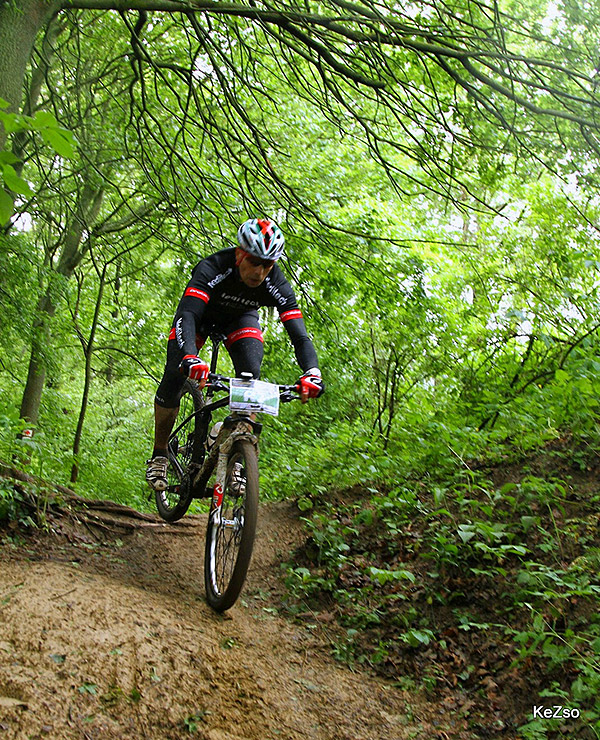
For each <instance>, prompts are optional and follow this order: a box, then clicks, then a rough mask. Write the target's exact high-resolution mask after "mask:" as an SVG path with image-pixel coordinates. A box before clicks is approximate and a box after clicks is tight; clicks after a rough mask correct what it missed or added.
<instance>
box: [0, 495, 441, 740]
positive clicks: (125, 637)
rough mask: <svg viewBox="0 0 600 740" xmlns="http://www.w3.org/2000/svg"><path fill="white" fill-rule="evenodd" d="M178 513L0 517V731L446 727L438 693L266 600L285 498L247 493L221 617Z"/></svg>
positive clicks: (217, 735)
mask: <svg viewBox="0 0 600 740" xmlns="http://www.w3.org/2000/svg"><path fill="white" fill-rule="evenodd" d="M186 522H187V526H185V527H182V530H183V531H184V533H183V534H173V533H169V532H161V531H160V529H156V528H150V529H142V530H140V531H133V532H131V533H129V534H124V535H120V536H119V535H115V534H114V533H111V532H109V531H106V530H102V529H97V528H93V529H90V528H89V527H88V528H85V527H71V526H70V527H69V528H68V529H67V528H66V527H65V525H64V524H63V525H62V526H61V527H60V529H61V531H55V532H53V533H46V534H41V533H39V532H38V533H35V534H30V535H27V536H26V537H22V536H21V535H22V533H20V532H18V531H16V530H5V531H3V532H0V540H1V541H2V545H1V546H0V557H1V559H2V568H1V569H0V626H1V628H0V739H2V740H5V739H6V740H8V739H12V738H15V739H17V740H21V739H25V738H28V739H29V738H31V739H34V738H53V739H56V740H70V739H71V738H73V739H75V738H76V739H77V740H80V739H82V738H83V739H87V740H90V739H92V738H102V739H103V740H109V739H112V738H127V739H128V740H135V739H137V738H144V739H152V740H162V739H165V740H166V739H169V738H188V737H196V738H199V739H200V740H255V739H256V740H259V739H260V740H276V739H279V738H286V739H288V740H304V739H305V738H314V739H315V740H382V738H386V739H387V740H407V739H408V738H412V739H413V740H434V739H436V738H439V739H440V740H448V739H449V738H452V729H451V722H448V719H447V717H445V716H444V714H443V707H432V706H430V705H428V704H425V703H424V702H423V700H422V699H419V698H418V697H416V696H415V695H413V694H410V693H408V692H403V691H401V690H400V689H398V688H397V687H393V686H390V685H387V684H385V683H384V682H382V681H381V680H379V679H377V678H375V677H373V676H372V675H370V674H368V673H366V672H360V671H356V672H352V671H350V670H349V669H348V668H347V667H346V666H344V665H342V664H340V663H337V662H336V661H335V660H333V659H332V658H331V656H330V650H329V645H328V641H327V640H326V639H325V636H326V635H325V632H324V630H326V629H327V626H326V625H319V623H318V622H317V621H315V622H313V623H307V624H305V625H299V624H292V623H291V622H289V621H287V620H285V619H284V618H282V617H281V616H279V615H278V612H277V605H278V604H279V603H280V600H281V598H282V595H283V588H282V582H281V568H280V564H281V562H282V561H285V560H287V559H288V558H289V553H290V551H291V550H292V549H293V547H294V546H295V545H296V544H297V543H298V542H299V541H300V538H301V537H302V534H301V530H300V526H299V522H298V517H297V515H296V513H295V512H294V510H293V507H291V506H290V505H288V504H270V505H263V506H262V509H261V512H260V522H259V533H258V536H257V546H256V550H255V556H254V559H253V563H252V566H251V571H250V574H249V577H248V582H247V584H246V589H245V591H244V593H243V595H242V597H241V599H240V600H239V602H238V604H236V606H234V607H233V609H231V610H230V612H229V613H228V614H226V615H225V616H219V615H217V614H215V613H214V612H212V611H211V610H210V609H209V607H208V606H206V604H205V602H204V592H203V578H202V558H203V545H204V527H203V521H202V519H201V518H191V517H187V518H186ZM192 525H194V526H192ZM442 728H443V729H442Z"/></svg>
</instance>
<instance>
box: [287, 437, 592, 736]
mask: <svg viewBox="0 0 600 740" xmlns="http://www.w3.org/2000/svg"><path fill="white" fill-rule="evenodd" d="M599 480H600V460H599V459H598V457H597V455H596V454H595V453H594V452H592V451H591V450H590V449H589V448H586V447H585V446H582V445H581V444H579V443H577V442H575V441H574V439H573V438H572V437H570V436H569V437H563V438H560V439H557V440H554V441H553V442H549V443H547V444H546V445H545V447H543V448H542V449H540V450H538V451H537V452H535V453H531V452H530V453H529V454H528V455H527V456H526V457H523V458H522V459H512V460H511V459H509V458H508V457H506V458H505V459H504V460H500V461H498V462H496V463H495V464H494V465H486V464H485V463H483V462H481V461H479V462H478V461H475V460H473V461H466V462H465V465H464V468H463V470H462V471H460V472H459V473H457V475H456V476H455V478H454V479H453V480H444V481H435V480H434V479H433V477H430V479H429V480H428V481H427V482H425V481H424V480H422V479H421V480H414V481H407V482H405V483H403V484H402V485H397V486H394V485H390V486H389V487H387V488H386V489H385V490H381V487H375V486H373V487H363V486H360V487H359V486H357V487H354V488H351V489H348V490H343V491H338V492H331V493H329V494H328V495H325V496H323V495H320V496H319V498H318V499H316V498H315V500H314V501H313V507H312V509H311V510H310V511H308V512H307V513H306V516H305V526H306V527H307V539H306V542H305V544H304V546H303V547H302V548H301V549H300V550H299V551H298V552H297V553H295V557H294V559H293V564H288V565H287V575H286V580H287V585H288V589H289V594H290V596H289V600H288V602H287V604H286V608H287V610H288V612H289V613H290V614H291V615H293V616H294V617H295V618H296V619H298V620H303V621H309V622H310V621H313V622H315V623H316V624H320V625H324V628H325V629H326V630H327V631H329V632H330V639H331V643H332V646H333V651H334V653H335V654H336V655H337V657H338V658H339V659H341V660H343V661H346V662H347V663H349V664H350V665H354V664H367V665H369V666H371V667H372V668H373V669H374V670H375V671H376V672H377V673H379V674H381V675H383V676H385V677H386V678H387V679H388V680H392V681H395V682H397V684H398V685H399V686H402V687H405V688H406V687H415V688H424V689H425V690H426V691H427V692H428V693H429V694H430V695H431V696H435V697H438V699H439V701H440V702H442V703H443V704H444V705H445V706H446V708H447V712H448V714H449V715H450V716H452V717H453V718H454V721H455V722H456V726H457V732H458V731H460V730H462V731H463V732H466V733H468V734H467V735H466V736H468V737H478V738H508V737H510V738H513V737H516V738H521V739H522V740H542V739H544V738H552V739H554V738H562V737H569V738H574V737H577V738H579V739H580V740H588V739H590V740H591V739H592V738H599V737H600V703H599V699H598V697H599V696H600V660H599V656H600V614H599V610H598V603H599V595H600V577H599V565H600V529H599V524H600V512H599V506H598V504H599V502H600V482H599ZM457 736H458V735H457Z"/></svg>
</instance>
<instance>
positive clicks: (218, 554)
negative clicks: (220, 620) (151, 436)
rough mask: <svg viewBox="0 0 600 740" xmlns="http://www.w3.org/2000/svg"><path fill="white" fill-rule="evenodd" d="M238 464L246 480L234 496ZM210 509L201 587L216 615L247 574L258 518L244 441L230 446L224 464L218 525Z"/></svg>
mask: <svg viewBox="0 0 600 740" xmlns="http://www.w3.org/2000/svg"><path fill="white" fill-rule="evenodd" d="M236 461H237V462H241V463H242V467H243V471H244V473H245V477H246V486H245V493H244V495H243V496H236V495H235V493H234V492H233V491H232V486H231V471H232V467H233V464H234V463H235V462H236ZM212 514H213V512H212V507H211V513H210V514H209V518H208V525H207V530H206V545H205V552H204V584H205V587H206V599H207V601H208V603H209V605H210V606H211V607H212V608H213V609H215V610H216V611H218V612H223V611H225V610H226V609H229V608H230V607H231V606H233V604H234V603H235V601H236V600H237V598H238V596H239V595H240V592H241V590H242V587H243V585H244V581H245V580H246V574H247V572H248V566H249V564H250V558H251V557H252V548H253V546H254V535H255V533H256V521H257V516H258V455H257V451H256V447H255V446H254V445H253V444H252V443H251V442H249V441H247V440H238V441H237V442H235V443H234V445H233V447H232V449H231V452H230V454H229V457H228V461H227V479H226V485H225V490H224V492H223V506H222V508H221V518H220V519H221V521H220V523H219V524H215V522H214V518H213V515H212Z"/></svg>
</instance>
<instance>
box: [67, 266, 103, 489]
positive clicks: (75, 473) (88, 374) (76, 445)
mask: <svg viewBox="0 0 600 740" xmlns="http://www.w3.org/2000/svg"><path fill="white" fill-rule="evenodd" d="M105 281H106V265H105V267H104V270H102V275H101V277H100V285H99V286H98V295H97V297H96V308H95V310H94V319H93V321H92V327H91V329H90V336H89V339H88V342H87V345H86V346H85V383H84V387H83V395H82V397H81V408H80V410H79V419H78V421H77V430H76V431H75V438H74V440H73V466H72V467H71V483H77V478H78V477H79V450H80V447H81V437H82V435H83V424H84V422H85V413H86V411H87V407H88V401H89V397H90V386H91V384H92V357H93V356H94V341H95V339H96V330H97V328H98V319H99V317H100V308H101V307H102V298H103V295H104V284H105Z"/></svg>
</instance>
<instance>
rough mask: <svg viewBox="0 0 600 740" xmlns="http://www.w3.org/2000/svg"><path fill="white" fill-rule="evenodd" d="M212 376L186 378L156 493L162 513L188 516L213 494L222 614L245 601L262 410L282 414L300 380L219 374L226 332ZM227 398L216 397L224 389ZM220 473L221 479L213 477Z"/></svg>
mask: <svg viewBox="0 0 600 740" xmlns="http://www.w3.org/2000/svg"><path fill="white" fill-rule="evenodd" d="M211 339H212V343H213V348H212V355H211V363H210V374H209V376H208V382H207V383H206V385H205V387H204V390H203V391H201V390H200V388H199V387H198V384H197V383H196V382H195V381H193V380H190V379H189V378H188V379H187V380H186V383H185V387H184V394H183V396H182V399H181V403H180V407H179V412H178V416H177V421H176V423H175V427H174V430H173V432H172V433H171V436H170V438H169V443H168V458H169V469H168V474H167V479H168V486H167V488H166V490H164V491H156V492H155V499H156V505H157V508H158V512H159V514H160V516H161V517H162V518H163V519H165V520H166V521H168V522H174V521H177V520H178V519H180V518H181V517H182V516H183V515H184V514H185V513H186V511H187V510H188V508H189V506H190V504H191V502H192V501H193V500H194V499H203V498H206V499H210V510H209V513H208V523H207V528H206V544H205V551H204V584H205V588H206V598H207V601H208V603H209V604H210V606H211V607H212V608H213V609H215V610H216V611H219V612H222V611H225V610H226V609H229V608H230V607H231V606H233V604H234V603H235V601H236V599H237V598H238V596H239V594H240V592H241V590H242V587H243V585H244V581H245V579H246V574H247V571H248V566H249V564H250V558H251V557H252V549H253V546H254V535H255V532H256V521H257V515H258V439H259V436H260V432H261V429H262V424H260V423H259V422H257V421H256V420H255V418H254V416H255V414H256V413H261V412H262V413H267V414H270V415H273V416H274V415H276V414H277V413H278V411H279V404H280V403H282V402H283V403H285V402H288V401H292V400H294V399H295V398H298V395H297V394H298V389H297V387H296V386H294V385H274V384H272V383H264V382H263V381H259V380H255V379H253V378H252V376H251V375H250V374H249V373H242V377H241V378H229V377H226V376H224V375H219V374H217V373H216V367H217V360H218V353H219V346H220V344H221V342H222V341H223V339H224V337H222V336H221V335H214V336H211ZM221 392H225V393H226V394H227V395H225V396H221V397H219V398H215V399H214V400H213V397H215V396H216V395H217V394H219V393H221ZM226 406H229V408H230V411H231V413H230V415H229V416H227V417H226V418H225V419H224V421H223V422H222V425H221V427H220V429H219V432H218V435H217V437H216V439H215V440H214V442H213V444H212V445H211V446H210V447H209V448H207V438H208V430H209V427H210V426H211V420H212V415H213V412H214V411H216V410H217V409H221V408H225V407H226ZM213 474H214V481H213V483H212V485H210V486H209V481H210V480H211V477H212V476H213Z"/></svg>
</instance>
